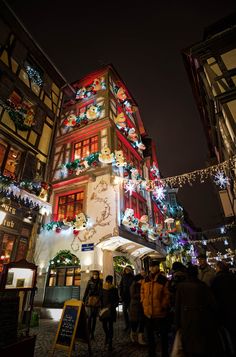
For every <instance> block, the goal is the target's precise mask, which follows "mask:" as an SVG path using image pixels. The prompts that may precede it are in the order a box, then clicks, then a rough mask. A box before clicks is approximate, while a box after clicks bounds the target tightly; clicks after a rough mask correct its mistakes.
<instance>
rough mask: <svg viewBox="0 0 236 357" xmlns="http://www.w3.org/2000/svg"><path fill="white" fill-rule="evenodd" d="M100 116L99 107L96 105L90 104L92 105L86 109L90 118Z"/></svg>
mask: <svg viewBox="0 0 236 357" xmlns="http://www.w3.org/2000/svg"><path fill="white" fill-rule="evenodd" d="M99 116H100V110H99V108H98V107H97V106H95V105H90V107H89V108H88V109H87V111H86V117H87V118H88V119H89V120H94V119H97V118H99Z"/></svg>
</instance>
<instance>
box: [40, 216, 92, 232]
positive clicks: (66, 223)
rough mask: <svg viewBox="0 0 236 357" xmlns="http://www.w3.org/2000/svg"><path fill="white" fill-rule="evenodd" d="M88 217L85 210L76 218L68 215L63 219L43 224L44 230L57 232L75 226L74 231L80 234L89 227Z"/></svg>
mask: <svg viewBox="0 0 236 357" xmlns="http://www.w3.org/2000/svg"><path fill="white" fill-rule="evenodd" d="M87 224H88V218H87V217H86V215H85V214H84V213H83V212H80V213H78V214H77V215H76V216H75V217H74V218H72V217H67V218H65V219H63V220H62V221H51V222H49V223H46V224H43V225H42V230H47V231H52V230H55V231H56V233H60V232H61V230H62V229H67V228H69V227H72V228H73V233H74V234H78V233H79V231H82V230H84V229H86V228H87Z"/></svg>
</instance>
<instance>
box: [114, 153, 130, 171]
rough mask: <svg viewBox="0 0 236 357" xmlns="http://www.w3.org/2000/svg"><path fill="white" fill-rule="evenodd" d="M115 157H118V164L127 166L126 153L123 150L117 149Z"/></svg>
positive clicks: (118, 165)
mask: <svg viewBox="0 0 236 357" xmlns="http://www.w3.org/2000/svg"><path fill="white" fill-rule="evenodd" d="M115 157H116V166H117V167H122V166H126V165H127V162H126V161H125V158H124V154H123V151H122V150H115Z"/></svg>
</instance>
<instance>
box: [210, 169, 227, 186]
mask: <svg viewBox="0 0 236 357" xmlns="http://www.w3.org/2000/svg"><path fill="white" fill-rule="evenodd" d="M214 182H215V183H216V184H217V185H218V186H220V188H226V186H227V185H229V178H228V177H227V176H225V173H224V171H218V172H217V173H216V175H215V176H214Z"/></svg>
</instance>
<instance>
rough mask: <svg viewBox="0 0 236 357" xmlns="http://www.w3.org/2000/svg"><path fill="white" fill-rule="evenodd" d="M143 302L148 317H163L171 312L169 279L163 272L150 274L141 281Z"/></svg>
mask: <svg viewBox="0 0 236 357" xmlns="http://www.w3.org/2000/svg"><path fill="white" fill-rule="evenodd" d="M141 302H142V305H143V311H144V315H145V316H147V317H148V318H163V317H166V316H167V313H168V312H169V304H170V293H169V289H168V280H167V278H166V277H165V276H164V275H163V274H161V273H157V274H156V275H154V276H153V275H152V274H149V275H148V276H147V277H146V278H145V279H144V280H143V281H142V283H141Z"/></svg>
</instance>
